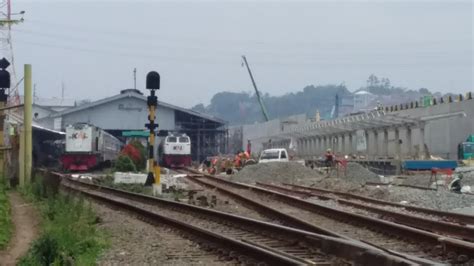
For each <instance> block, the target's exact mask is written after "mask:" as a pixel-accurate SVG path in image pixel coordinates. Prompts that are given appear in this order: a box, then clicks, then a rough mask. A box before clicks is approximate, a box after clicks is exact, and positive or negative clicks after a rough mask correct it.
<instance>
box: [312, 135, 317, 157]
mask: <svg viewBox="0 0 474 266" xmlns="http://www.w3.org/2000/svg"><path fill="white" fill-rule="evenodd" d="M312 139H313V145H312V148H311V156H316V154H317V147H316V146H317V139H316V137H313V138H312Z"/></svg>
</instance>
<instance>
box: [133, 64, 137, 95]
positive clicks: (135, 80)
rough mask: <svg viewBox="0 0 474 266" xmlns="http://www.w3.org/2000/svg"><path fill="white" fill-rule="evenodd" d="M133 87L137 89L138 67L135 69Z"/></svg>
mask: <svg viewBox="0 0 474 266" xmlns="http://www.w3.org/2000/svg"><path fill="white" fill-rule="evenodd" d="M133 89H135V90H137V68H134V69H133Z"/></svg>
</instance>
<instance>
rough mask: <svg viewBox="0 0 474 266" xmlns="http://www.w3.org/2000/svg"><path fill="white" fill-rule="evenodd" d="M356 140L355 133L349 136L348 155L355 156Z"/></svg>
mask: <svg viewBox="0 0 474 266" xmlns="http://www.w3.org/2000/svg"><path fill="white" fill-rule="evenodd" d="M354 139H355V137H354V132H351V133H350V134H349V144H348V146H349V149H348V150H347V153H348V154H354V150H355V148H354V147H355V143H354Z"/></svg>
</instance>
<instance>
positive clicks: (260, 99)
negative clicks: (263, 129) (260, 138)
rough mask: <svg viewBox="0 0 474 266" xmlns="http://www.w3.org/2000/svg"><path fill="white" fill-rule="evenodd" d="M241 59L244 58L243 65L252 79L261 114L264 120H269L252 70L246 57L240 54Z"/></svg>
mask: <svg viewBox="0 0 474 266" xmlns="http://www.w3.org/2000/svg"><path fill="white" fill-rule="evenodd" d="M242 59H243V60H244V63H245V66H246V67H247V70H248V72H249V75H250V79H251V80H252V84H253V87H254V89H255V94H256V95H257V99H258V103H259V104H260V108H261V109H262V113H263V116H264V118H265V121H269V120H270V119H269V118H268V113H267V109H266V108H265V104H264V103H263V99H262V97H261V96H260V92H259V91H258V89H257V84H256V83H255V80H254V79H253V75H252V71H250V67H249V64H248V63H247V58H245V55H243V56H242Z"/></svg>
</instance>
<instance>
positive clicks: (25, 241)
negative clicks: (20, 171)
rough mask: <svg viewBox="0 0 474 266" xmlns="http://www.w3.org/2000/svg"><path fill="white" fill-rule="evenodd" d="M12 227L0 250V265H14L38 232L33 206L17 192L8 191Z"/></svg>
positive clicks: (36, 217)
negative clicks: (4, 247) (9, 236)
mask: <svg viewBox="0 0 474 266" xmlns="http://www.w3.org/2000/svg"><path fill="white" fill-rule="evenodd" d="M8 196H9V199H10V204H11V208H12V223H13V227H14V229H13V230H14V231H13V235H12V238H11V239H10V243H9V244H8V247H7V248H6V249H5V250H4V251H1V252H0V265H2V266H3V265H15V264H16V261H17V260H18V259H19V258H21V257H22V256H23V255H25V254H26V253H27V252H28V249H29V248H30V244H31V242H33V240H34V239H35V238H36V236H37V234H38V225H39V224H38V223H39V219H38V214H37V212H36V210H35V208H34V206H33V205H32V204H30V203H27V202H26V201H25V200H24V199H23V198H22V197H21V196H20V194H19V193H18V192H16V191H14V192H10V193H9V195H8Z"/></svg>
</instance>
